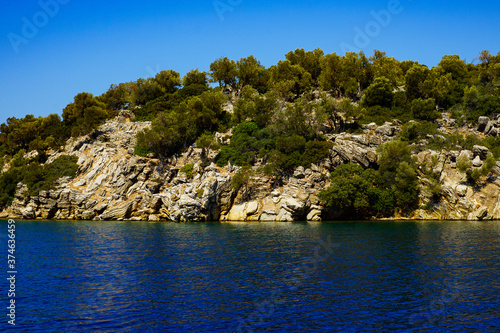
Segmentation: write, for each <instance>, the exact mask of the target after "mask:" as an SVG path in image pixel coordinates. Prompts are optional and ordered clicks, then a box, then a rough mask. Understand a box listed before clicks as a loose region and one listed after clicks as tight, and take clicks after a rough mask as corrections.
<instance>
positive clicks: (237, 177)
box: [229, 167, 251, 192]
mask: <svg viewBox="0 0 500 333" xmlns="http://www.w3.org/2000/svg"><path fill="white" fill-rule="evenodd" d="M250 173H251V169H250V168H248V167H245V168H241V169H240V170H238V172H236V173H235V174H234V176H233V178H232V179H231V185H230V186H229V188H230V189H233V190H235V191H236V192H238V191H239V190H240V189H241V188H242V187H243V186H245V187H246V186H247V185H248V182H249V180H250Z"/></svg>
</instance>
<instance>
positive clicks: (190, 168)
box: [180, 163, 194, 179]
mask: <svg viewBox="0 0 500 333" xmlns="http://www.w3.org/2000/svg"><path fill="white" fill-rule="evenodd" d="M193 170H194V164H193V163H190V164H186V165H185V166H183V167H182V168H181V169H180V172H184V173H185V174H186V177H187V179H191V178H193Z"/></svg>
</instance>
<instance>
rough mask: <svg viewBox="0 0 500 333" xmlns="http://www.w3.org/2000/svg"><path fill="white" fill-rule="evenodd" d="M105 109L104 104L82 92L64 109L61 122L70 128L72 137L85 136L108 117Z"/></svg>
mask: <svg viewBox="0 0 500 333" xmlns="http://www.w3.org/2000/svg"><path fill="white" fill-rule="evenodd" d="M105 107H106V106H105V104H104V103H102V102H100V101H99V100H98V99H97V98H95V97H94V96H92V94H89V93H86V92H83V93H80V94H78V95H76V96H75V98H74V101H73V103H70V104H68V105H67V106H66V107H65V108H64V110H63V121H64V123H65V124H66V125H67V126H68V127H70V128H72V130H71V134H72V135H73V136H77V135H82V134H86V133H89V132H90V131H92V130H93V129H94V128H96V127H97V126H99V125H100V124H101V123H102V122H103V121H104V120H105V119H106V118H107V117H108V113H107V112H106V110H105Z"/></svg>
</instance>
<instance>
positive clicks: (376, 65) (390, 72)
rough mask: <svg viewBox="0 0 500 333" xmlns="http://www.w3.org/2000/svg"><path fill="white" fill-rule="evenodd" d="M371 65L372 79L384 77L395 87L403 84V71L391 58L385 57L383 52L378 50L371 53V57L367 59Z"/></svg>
mask: <svg viewBox="0 0 500 333" xmlns="http://www.w3.org/2000/svg"><path fill="white" fill-rule="evenodd" d="M369 60H370V61H371V62H372V64H373V73H374V78H375V79H377V78H380V77H385V78H387V79H388V80H389V81H390V82H391V84H392V85H393V86H395V87H397V86H398V85H400V84H402V82H403V71H402V69H401V67H400V65H399V61H397V60H396V59H395V58H393V57H387V56H386V54H385V52H381V51H379V50H374V51H373V56H371V57H370V58H369Z"/></svg>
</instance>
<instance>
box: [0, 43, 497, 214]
mask: <svg viewBox="0 0 500 333" xmlns="http://www.w3.org/2000/svg"><path fill="white" fill-rule="evenodd" d="M499 86H500V52H499V53H498V54H497V55H493V54H491V53H490V52H488V51H482V52H481V53H480V54H479V56H478V57H477V59H475V61H474V62H473V63H466V62H465V61H464V60H463V59H461V58H460V57H459V56H457V55H445V56H443V58H442V59H441V61H440V62H439V64H438V65H437V66H435V67H433V68H428V67H427V66H425V65H422V64H419V63H418V62H416V61H411V60H404V61H399V60H397V59H395V58H393V57H390V56H388V55H387V54H386V53H385V52H382V51H379V50H375V51H374V52H373V54H372V55H371V56H366V55H365V54H364V53H363V52H359V53H355V52H348V53H346V54H345V55H337V54H336V53H331V54H324V52H323V51H322V50H321V49H316V50H313V51H305V50H304V49H297V50H295V51H290V52H289V53H287V54H286V55H285V59H284V60H281V61H279V62H278V63H277V64H275V65H272V66H270V67H268V68H266V67H265V66H263V65H262V64H261V63H260V62H259V61H258V60H257V59H256V58H255V57H254V56H248V57H245V58H241V59H239V60H232V59H228V58H227V57H224V58H220V59H217V60H215V61H214V62H213V63H212V64H210V66H209V71H208V72H204V71H200V70H199V69H194V70H191V71H189V72H188V73H187V74H186V75H185V76H184V77H182V78H181V76H180V74H179V73H178V72H176V71H174V70H163V71H161V72H159V73H158V74H156V75H155V76H154V77H150V78H146V79H143V78H140V79H137V80H136V81H131V82H125V83H119V84H113V85H111V86H110V88H109V89H108V91H106V92H105V93H103V94H102V95H100V96H93V95H92V94H89V93H86V92H82V93H80V94H77V95H76V96H75V98H74V100H73V102H71V103H70V104H68V106H67V107H65V108H64V110H63V112H62V117H60V116H59V115H57V114H52V115H49V116H47V117H39V118H35V117H34V116H32V115H28V116H26V117H25V118H22V119H16V118H9V119H8V120H7V123H6V124H2V125H0V164H4V163H7V162H8V161H11V165H15V164H16V163H18V162H16V161H17V160H19V153H20V151H21V150H24V151H32V150H37V151H38V157H37V160H36V161H31V162H26V163H25V165H24V166H18V168H25V169H22V170H21V169H19V170H18V171H19V172H18V174H14V173H13V172H11V171H9V172H8V173H5V174H3V175H2V179H1V180H0V181H3V182H4V183H5V184H7V185H6V186H5V188H7V187H9V186H10V187H12V186H15V185H12V184H14V183H15V184H17V181H20V180H23V181H25V182H28V183H29V184H31V185H30V190H31V189H34V191H36V189H37V188H39V187H40V188H47V187H48V185H43V186H39V185H36V184H38V183H39V182H38V181H35V180H33V181H31V180H30V178H29V177H27V176H26V177H25V176H24V175H25V173H26V172H29V173H33V174H34V173H37V174H40V175H42V176H39V177H38V178H36V179H42V180H40V181H41V182H45V183H44V184H51V182H52V180H51V179H52V178H51V177H52V176H51V175H50V172H48V171H47V173H45V171H43V172H42V171H39V169H40V170H42V169H43V170H45V168H46V167H47V168H48V166H44V165H43V163H44V162H45V161H44V159H45V156H46V154H47V152H48V151H49V150H57V149H59V147H60V146H61V145H63V144H64V142H65V140H67V139H68V138H70V137H71V136H78V135H84V134H88V133H90V132H92V131H93V130H94V129H96V128H97V127H98V126H99V125H100V124H102V123H103V122H104V121H105V120H106V119H109V118H111V117H113V116H115V115H116V114H117V112H118V111H119V110H121V109H129V110H131V111H133V112H134V114H135V115H136V117H135V119H134V121H152V125H151V128H150V129H147V130H145V131H143V132H141V133H139V135H138V137H137V146H136V147H135V151H136V153H137V154H139V155H144V156H146V155H148V154H154V155H155V156H156V157H158V158H159V159H160V160H161V161H162V162H163V163H165V162H166V161H167V159H168V158H170V157H171V156H174V155H177V154H179V153H181V152H182V151H183V150H185V149H187V148H188V147H189V146H191V145H193V144H196V145H197V146H198V147H200V148H203V149H204V150H205V149H207V148H212V149H217V150H219V154H218V156H217V157H216V159H215V162H216V163H217V164H218V165H220V166H222V165H226V164H227V163H231V164H236V165H240V166H252V165H255V164H256V163H258V164H259V165H261V166H262V168H261V171H262V172H264V173H266V174H268V175H274V176H277V177H287V176H288V175H290V173H291V172H293V170H294V168H295V167H297V166H304V167H309V166H310V165H311V164H314V163H318V162H319V161H321V159H323V158H324V157H325V156H327V154H328V152H329V149H330V148H331V146H332V144H331V143H329V142H327V141H326V140H325V136H324V134H327V133H328V132H333V131H339V130H348V131H357V130H358V129H360V128H361V125H363V124H367V123H370V122H376V123H377V124H383V123H384V122H386V121H393V120H394V119H398V120H399V121H401V122H402V123H403V125H402V131H401V133H400V136H399V139H400V141H397V142H395V143H394V144H392V145H384V146H382V147H381V148H380V151H379V154H380V158H381V159H380V168H379V169H378V170H361V169H360V168H359V167H358V166H344V167H342V168H338V169H337V170H336V171H335V172H334V173H333V174H332V184H337V183H338V184H339V186H332V187H331V188H329V189H326V190H325V191H324V192H323V193H322V194H321V198H322V200H323V201H324V202H325V203H327V204H329V205H332V206H337V207H338V208H344V209H347V210H349V211H351V212H353V213H355V214H357V215H363V216H367V215H384V214H386V213H387V212H391V211H393V209H394V208H399V209H406V208H407V207H409V206H411V204H412V203H413V202H414V201H415V198H416V193H417V190H416V189H415V184H416V180H415V179H416V166H415V163H414V162H413V161H412V160H411V159H409V158H408V156H409V155H408V154H409V153H408V148H407V147H408V144H413V143H422V142H426V144H427V147H428V148H434V149H440V148H447V149H455V148H456V147H457V146H460V147H462V148H466V149H471V148H472V145H474V144H482V145H486V146H487V147H488V148H490V151H491V152H492V153H493V154H494V155H495V157H497V158H498V157H499V156H500V148H499V147H500V145H499V143H500V141H499V140H500V139H498V138H496V137H488V138H486V139H483V140H481V139H479V138H477V137H471V136H469V137H464V136H462V135H461V134H443V133H440V132H439V131H438V130H437V125H436V120H437V119H438V118H439V117H440V116H441V113H443V112H447V113H449V114H450V115H451V116H452V117H453V118H454V119H455V120H456V124H457V126H462V125H464V124H471V123H474V122H475V121H477V119H478V117H479V116H492V115H495V114H498V113H500V88H499ZM228 102H231V103H230V104H228ZM228 105H232V107H231V108H229V107H228ZM233 108H234V109H233ZM341 115H342V117H341ZM344 120H346V122H344ZM230 130H232V133H228V132H229V131H230ZM216 132H219V133H226V134H225V135H230V136H231V140H230V143H229V144H224V145H221V143H220V142H219V141H217V140H215V139H214V136H215V135H214V134H215V133H216ZM416 148H418V146H417V147H416ZM393 153H397V154H400V156H399V157H398V160H397V163H394V161H392V163H385V162H384V156H390V155H388V154H393ZM14 156H16V157H15V158H14ZM66 162H68V161H66ZM37 163H38V164H37ZM68 163H69V162H68ZM203 163H208V161H203ZM69 164H71V163H69ZM490 164H491V163H490V162H488V163H487V165H490ZM73 168H74V166H73ZM486 169H487V168H486V167H485V170H486ZM11 170H14V169H12V168H11ZM26 170H31V171H26ZM47 170H48V169H47ZM69 170H70V171H71V170H73V169H72V168H69ZM467 170H469V169H468V168H467V166H464V172H466V173H467V172H468V173H467V175H469V174H470V176H469V178H471V179H474V178H475V177H476V176H477V175H476V173H478V172H479V171H474V170H472V169H471V171H467ZM473 171H474V172H475V173H474V174H473ZM481 172H482V173H484V172H486V171H481ZM69 173H71V172H69ZM14 176H15V177H14ZM21 176H22V177H21ZM6 177H13V178H6ZM10 187H9V188H10ZM3 191H4V192H3V194H2V201H1V202H3V203H4V204H5V203H7V202H9V200H11V199H12V190H3ZM353 193H358V195H356V197H352V195H353Z"/></svg>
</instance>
